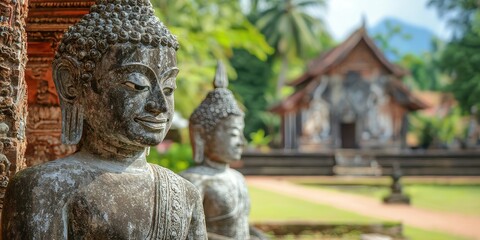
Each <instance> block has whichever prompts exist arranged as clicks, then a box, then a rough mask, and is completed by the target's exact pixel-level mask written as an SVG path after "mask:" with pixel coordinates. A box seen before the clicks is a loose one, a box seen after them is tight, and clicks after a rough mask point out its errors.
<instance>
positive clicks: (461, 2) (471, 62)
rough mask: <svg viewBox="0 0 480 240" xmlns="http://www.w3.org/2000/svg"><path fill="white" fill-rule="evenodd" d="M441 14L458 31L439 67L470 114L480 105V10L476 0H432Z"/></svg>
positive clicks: (450, 88) (447, 47) (444, 53)
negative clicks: (449, 77)
mask: <svg viewBox="0 0 480 240" xmlns="http://www.w3.org/2000/svg"><path fill="white" fill-rule="evenodd" d="M429 6H432V7H435V8H437V10H438V12H439V15H440V16H442V17H444V18H446V19H448V20H449V22H450V24H451V26H452V29H453V30H454V31H455V34H454V37H453V39H452V40H451V41H450V42H449V43H448V44H447V46H446V49H445V51H444V52H443V54H442V57H441V60H440V67H441V68H442V69H444V71H445V72H446V73H447V74H449V75H450V76H451V77H452V79H453V82H452V84H450V85H449V86H448V88H447V89H448V90H449V91H451V92H453V94H454V95H455V97H456V98H457V100H458V101H459V103H460V106H461V107H462V109H463V110H464V111H466V112H468V111H469V110H470V109H471V107H472V106H474V105H476V104H478V103H480V84H479V83H480V68H479V67H478V66H480V8H479V3H478V1H476V0H430V1H429Z"/></svg>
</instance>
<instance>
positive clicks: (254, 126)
mask: <svg viewBox="0 0 480 240" xmlns="http://www.w3.org/2000/svg"><path fill="white" fill-rule="evenodd" d="M152 3H153V4H154V6H155V7H156V14H157V15H158V17H159V18H160V19H161V20H162V21H163V22H164V23H165V24H166V25H167V26H168V27H169V29H171V30H172V32H173V33H174V34H176V35H177V36H178V39H179V41H180V45H181V47H180V50H179V52H178V65H179V68H180V69H181V72H180V74H179V76H178V80H177V86H178V88H177V90H176V92H175V97H176V111H177V114H178V115H177V116H176V117H175V123H174V126H173V129H172V130H171V131H170V133H169V136H168V139H167V140H165V141H164V143H162V144H161V145H159V146H158V147H157V148H156V149H152V151H151V154H150V155H149V161H150V162H153V163H157V164H160V165H163V166H165V167H168V168H170V169H172V170H174V171H176V172H178V171H181V170H184V169H186V168H188V167H189V166H191V165H192V164H193V163H192V151H191V148H190V143H189V136H188V121H187V120H188V117H189V116H190V114H191V113H192V111H193V109H194V108H196V106H198V104H199V103H200V101H201V100H202V99H203V98H204V97H205V95H206V94H207V92H208V91H210V90H211V89H212V80H213V77H214V74H215V67H216V64H217V61H218V60H222V61H223V62H225V63H226V65H227V68H228V76H229V78H230V85H229V88H230V89H231V90H232V91H233V92H234V94H235V96H236V98H237V100H238V102H239V104H241V105H242V108H243V110H244V111H245V113H246V117H245V124H246V125H245V132H244V134H245V136H246V138H247V140H248V146H247V147H246V149H245V153H244V157H243V160H242V161H240V162H239V163H236V164H234V166H233V167H235V168H238V170H239V171H241V172H242V173H243V174H245V175H246V178H247V182H248V184H249V187H250V195H251V198H252V213H251V221H252V222H253V223H255V224H256V225H257V226H258V227H259V228H261V229H263V230H265V231H266V232H267V233H269V234H271V235H272V236H273V235H276V237H274V238H281V239H359V238H360V237H362V239H480V231H479V230H478V229H476V228H478V226H479V224H480V185H479V184H480V178H478V176H480V162H479V156H480V154H479V153H480V151H478V150H479V149H480V148H479V147H480V141H479V140H480V138H479V137H480V127H479V120H480V118H479V117H480V115H479V113H478V110H477V109H478V107H480V84H479V83H480V68H479V67H478V66H480V51H479V50H480V11H479V2H478V1H476V0H405V1H393V0H342V1H333V0H241V1H224V0H195V1H193V0H153V1H152ZM389 201H391V202H393V203H396V204H393V205H392V204H389V203H390V202H389ZM384 202H385V203H384ZM366 233H377V234H381V235H378V236H376V237H379V238H365V237H368V236H366V235H365V234H366ZM370 237H372V236H370ZM373 237H375V236H373ZM382 237H383V238H382Z"/></svg>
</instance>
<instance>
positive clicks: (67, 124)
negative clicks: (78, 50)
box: [53, 58, 83, 145]
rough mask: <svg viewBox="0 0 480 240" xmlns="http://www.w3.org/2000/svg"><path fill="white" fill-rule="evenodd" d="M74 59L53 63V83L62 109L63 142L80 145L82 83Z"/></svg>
mask: <svg viewBox="0 0 480 240" xmlns="http://www.w3.org/2000/svg"><path fill="white" fill-rule="evenodd" d="M78 65H79V64H78V63H77V62H76V61H75V60H74V59H70V58H60V59H57V60H55V62H54V63H53V69H54V71H53V81H54V82H55V87H56V88H57V92H58V97H59V99H60V106H61V108H62V142H63V143H64V144H71V145H74V144H78V143H79V142H80V139H81V138H82V132H83V106H82V105H81V104H80V102H79V95H80V92H81V83H80V80H79V72H80V71H79V67H78Z"/></svg>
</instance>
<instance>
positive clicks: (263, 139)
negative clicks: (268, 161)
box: [250, 129, 272, 150]
mask: <svg viewBox="0 0 480 240" xmlns="http://www.w3.org/2000/svg"><path fill="white" fill-rule="evenodd" d="M250 139H251V141H250V145H251V146H253V147H254V148H256V149H260V150H266V149H268V144H270V142H271V141H272V137H271V136H265V131H264V130H263V129H259V130H258V131H256V132H252V133H250Z"/></svg>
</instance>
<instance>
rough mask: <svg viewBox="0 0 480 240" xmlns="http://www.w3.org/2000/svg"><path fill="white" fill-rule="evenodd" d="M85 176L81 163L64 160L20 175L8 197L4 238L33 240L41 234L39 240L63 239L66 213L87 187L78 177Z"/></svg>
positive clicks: (10, 185)
mask: <svg viewBox="0 0 480 240" xmlns="http://www.w3.org/2000/svg"><path fill="white" fill-rule="evenodd" d="M82 172H83V171H82V167H81V166H79V165H78V163H77V162H73V161H64V160H57V161H53V162H49V163H45V164H41V165H38V166H34V167H30V168H27V169H24V170H22V171H20V172H18V173H17V174H16V175H15V176H14V177H13V178H12V180H11V181H10V183H9V184H8V187H7V192H6V194H5V201H4V211H3V213H2V214H3V215H2V218H3V222H2V225H3V229H4V231H5V235H4V236H16V235H18V236H20V238H22V239H24V238H25V239H30V237H29V236H30V235H29V234H34V233H35V234H37V233H38V234H40V235H39V239H40V238H48V237H47V236H49V237H53V238H52V239H55V238H56V236H58V237H59V236H63V234H64V233H63V230H62V229H63V224H64V223H63V220H62V219H63V218H62V211H63V210H62V209H63V208H64V206H65V205H66V204H67V203H68V199H69V198H70V197H71V196H73V195H74V194H75V192H76V191H77V190H78V189H79V187H81V185H82V184H84V183H85V182H84V179H82V178H78V177H76V175H78V174H81V173H82ZM79 179H82V180H79ZM6 239H10V238H8V237H7V238H6Z"/></svg>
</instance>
